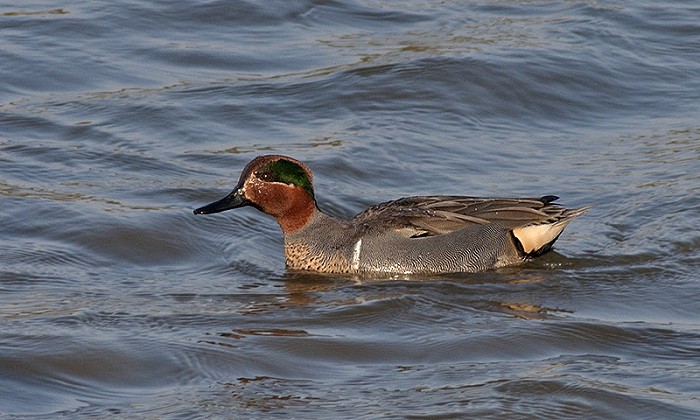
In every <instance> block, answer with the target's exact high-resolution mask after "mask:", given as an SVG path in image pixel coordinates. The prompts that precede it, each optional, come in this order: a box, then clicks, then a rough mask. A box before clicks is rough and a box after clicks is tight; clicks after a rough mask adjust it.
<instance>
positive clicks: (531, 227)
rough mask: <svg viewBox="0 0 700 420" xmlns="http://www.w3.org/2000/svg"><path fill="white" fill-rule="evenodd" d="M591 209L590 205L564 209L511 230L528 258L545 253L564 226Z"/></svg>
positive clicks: (520, 248)
mask: <svg viewBox="0 0 700 420" xmlns="http://www.w3.org/2000/svg"><path fill="white" fill-rule="evenodd" d="M589 209H590V207H582V208H579V209H562V211H561V212H559V213H557V214H556V215H554V216H552V217H550V218H549V219H547V220H543V221H540V222H535V223H530V224H527V225H524V226H518V227H516V228H514V229H513V230H512V231H511V232H512V233H513V238H514V239H515V243H516V246H518V249H519V251H520V252H521V253H522V254H523V256H524V257H527V258H531V257H537V256H539V255H542V254H544V253H545V252H547V251H549V250H550V248H552V244H554V242H555V241H556V240H557V238H559V235H561V233H562V231H563V230H564V228H565V227H566V226H567V225H568V224H569V223H571V221H572V220H574V219H575V218H577V217H578V216H580V215H582V214H583V213H585V212H587V211H588V210H589Z"/></svg>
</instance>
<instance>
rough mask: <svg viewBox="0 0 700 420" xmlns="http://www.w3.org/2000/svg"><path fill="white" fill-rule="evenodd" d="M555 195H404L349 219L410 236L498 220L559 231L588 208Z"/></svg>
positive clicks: (508, 225)
mask: <svg viewBox="0 0 700 420" xmlns="http://www.w3.org/2000/svg"><path fill="white" fill-rule="evenodd" d="M558 198H559V197H556V196H553V195H547V196H544V197H541V198H478V197H464V196H420V197H406V198H401V199H398V200H394V201H388V202H386V203H381V204H377V205H375V206H372V207H369V208H368V209H366V210H365V211H363V212H361V213H360V214H358V215H357V216H355V217H354V218H353V219H352V222H353V223H356V224H358V225H361V226H364V228H365V230H366V231H374V232H382V231H388V230H392V231H396V232H399V233H401V234H403V235H405V236H407V237H412V238H417V237H425V236H435V235H441V234H445V233H449V232H454V231H456V230H461V229H464V228H466V227H468V226H472V225H483V224H487V223H499V224H500V225H502V226H504V227H505V228H507V229H513V230H514V229H517V228H524V227H528V226H538V225H548V226H554V225H557V226H560V229H557V230H558V231H559V232H561V230H563V228H564V226H566V224H568V222H569V221H571V220H572V219H573V218H574V217H576V216H579V215H581V214H583V213H584V212H585V211H586V210H588V209H587V208H583V209H566V208H564V207H562V206H560V205H558V204H555V203H554V201H555V200H557V199H558ZM526 233H527V232H526ZM523 235H524V236H526V235H525V234H523Z"/></svg>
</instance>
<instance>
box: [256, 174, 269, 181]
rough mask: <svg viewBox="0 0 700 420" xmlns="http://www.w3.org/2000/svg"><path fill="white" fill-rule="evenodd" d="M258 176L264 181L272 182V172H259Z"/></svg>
mask: <svg viewBox="0 0 700 420" xmlns="http://www.w3.org/2000/svg"><path fill="white" fill-rule="evenodd" d="M256 175H257V176H258V178H260V179H261V180H263V181H272V173H270V172H258V173H257V174H256Z"/></svg>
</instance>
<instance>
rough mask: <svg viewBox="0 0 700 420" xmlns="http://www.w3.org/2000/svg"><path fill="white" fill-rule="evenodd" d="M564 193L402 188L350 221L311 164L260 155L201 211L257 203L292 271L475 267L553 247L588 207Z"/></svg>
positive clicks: (519, 259) (513, 261) (514, 261)
mask: <svg viewBox="0 0 700 420" xmlns="http://www.w3.org/2000/svg"><path fill="white" fill-rule="evenodd" d="M558 198H559V197H557V196H554V195H545V196H542V197H539V198H480V197H471V196H458V195H428V196H413V197H403V198H399V199H396V200H392V201H387V202H383V203H380V204H376V205H373V206H370V207H368V208H367V209H365V210H363V211H362V212H360V213H358V214H357V215H356V216H354V217H352V218H351V219H349V220H341V219H338V218H335V217H332V216H330V215H328V214H326V213H324V212H323V211H321V210H320V209H319V206H318V203H317V201H316V195H315V191H314V186H313V174H312V171H311V170H310V169H309V168H308V167H307V166H306V165H305V164H304V163H302V162H301V161H299V160H297V159H294V158H292V157H289V156H284V155H263V156H258V157H256V158H254V159H253V160H252V161H250V163H248V164H247V165H246V166H245V168H244V169H243V171H242V173H241V175H240V178H239V180H238V184H237V185H236V187H235V188H234V189H233V191H231V192H230V193H229V194H228V195H226V196H225V197H223V198H221V199H220V200H218V201H215V202H212V203H210V204H207V205H205V206H203V207H199V208H197V209H196V210H194V214H196V215H203V214H212V213H219V212H223V211H226V210H231V209H236V208H240V207H245V206H252V207H254V208H256V209H258V210H260V211H262V212H263V213H265V214H267V215H270V216H272V217H273V218H274V219H275V220H276V221H277V223H278V224H279V227H280V228H281V230H282V235H283V237H284V255H285V264H286V267H287V269H288V270H292V271H304V272H315V273H328V274H352V275H372V274H395V275H413V274H445V273H475V272H481V271H487V270H493V269H498V268H501V267H506V266H512V265H518V264H523V263H525V262H527V261H529V260H532V259H534V258H536V257H539V256H541V255H543V254H545V253H547V252H548V251H549V250H550V249H551V248H552V245H553V244H554V242H555V241H556V240H557V239H558V238H559V235H561V233H562V231H563V230H564V228H565V227H566V226H567V225H568V224H569V223H570V222H571V221H573V220H574V219H575V218H577V217H579V216H581V215H582V214H584V213H585V212H586V211H588V210H589V207H581V208H573V209H569V208H564V207H562V206H561V205H559V204H557V203H555V202H554V201H555V200H557V199H558Z"/></svg>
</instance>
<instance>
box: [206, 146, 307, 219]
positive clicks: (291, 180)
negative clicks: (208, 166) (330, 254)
mask: <svg viewBox="0 0 700 420" xmlns="http://www.w3.org/2000/svg"><path fill="white" fill-rule="evenodd" d="M244 206H253V207H255V208H257V209H258V210H260V211H262V212H263V213H266V214H269V215H270V216H272V217H274V218H275V219H276V220H277V223H279V225H280V227H281V228H282V231H283V232H284V233H291V232H294V231H297V230H299V229H301V228H302V227H304V225H306V223H307V222H308V221H309V220H310V219H311V217H312V216H313V214H314V212H315V211H316V200H315V198H314V189H313V176H312V174H311V170H310V169H309V168H307V167H306V165H304V164H303V163H301V162H299V161H298V160H296V159H293V158H290V157H287V156H282V155H266V156H258V157H256V158H255V159H253V160H252V161H251V162H250V163H248V165H246V167H245V169H243V173H241V177H240V179H239V180H238V185H237V186H236V188H235V189H234V190H233V191H231V193H230V194H229V195H227V196H226V197H224V198H222V199H221V200H219V201H215V202H213V203H211V204H208V205H206V206H204V207H200V208H198V209H197V210H195V211H194V214H210V213H219V212H222V211H226V210H231V209H235V208H238V207H244Z"/></svg>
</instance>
